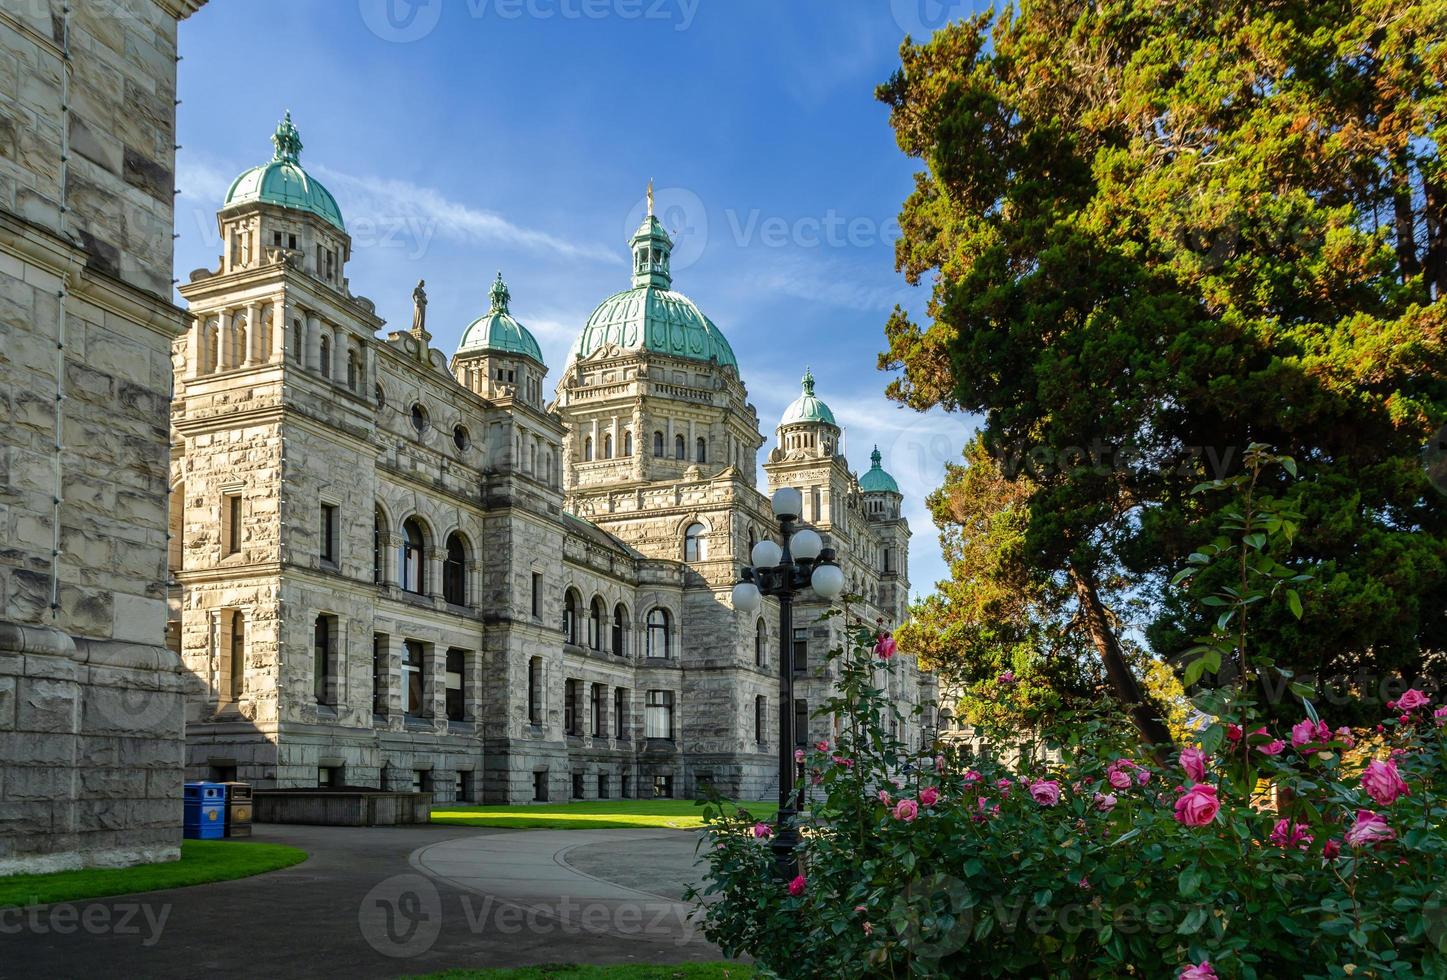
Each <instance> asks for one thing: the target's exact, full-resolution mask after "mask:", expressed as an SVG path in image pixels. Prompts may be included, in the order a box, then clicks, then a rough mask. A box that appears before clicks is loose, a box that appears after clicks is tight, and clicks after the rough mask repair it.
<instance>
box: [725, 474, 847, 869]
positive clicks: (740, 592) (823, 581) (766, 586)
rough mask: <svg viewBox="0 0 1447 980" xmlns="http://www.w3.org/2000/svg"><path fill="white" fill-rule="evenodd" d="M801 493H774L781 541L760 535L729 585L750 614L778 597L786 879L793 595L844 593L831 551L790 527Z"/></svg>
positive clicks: (793, 843)
mask: <svg viewBox="0 0 1447 980" xmlns="http://www.w3.org/2000/svg"><path fill="white" fill-rule="evenodd" d="M803 503H804V498H803V495H802V494H801V493H800V492H799V491H798V490H796V489H795V488H793V487H780V488H779V489H778V490H776V491H775V492H774V496H773V500H772V504H773V510H774V517H775V518H777V519H778V521H779V535H780V537H782V538H783V542H784V543H783V545H782V546H780V545H779V544H776V543H775V542H773V541H771V540H769V539H768V538H765V539H764V540H763V541H760V542H759V543H758V544H756V545H754V550H753V552H752V553H751V554H750V555H749V560H750V561H752V562H753V565H752V566H751V567H747V568H744V569H743V570H742V571H741V573H740V576H739V583H738V584H737V585H735V586H734V591H733V602H734V608H735V609H738V610H739V611H741V612H746V613H753V612H757V611H758V610H759V607H760V606H761V605H763V597H764V596H766V595H767V596H773V597H774V598H776V599H778V600H779V817H778V820H777V821H776V826H777V830H776V832H775V833H774V840H773V849H774V861H775V863H776V864H777V865H778V868H779V873H780V875H781V876H783V877H785V878H788V877H791V872H792V869H793V867H794V865H795V849H796V848H797V847H798V845H799V830H798V828H797V827H796V826H795V816H796V815H797V810H796V808H795V804H794V799H795V797H794V741H795V739H794V642H793V641H794V596H796V595H797V594H799V593H800V592H803V591H804V590H806V589H811V588H812V589H813V590H814V594H815V595H817V596H819V598H821V599H832V598H834V597H835V596H837V595H838V594H839V593H840V592H842V591H844V573H843V572H842V571H841V570H840V568H839V566H838V564H837V563H836V562H835V560H834V550H833V549H832V548H825V547H824V541H823V539H822V538H820V537H819V534H818V532H817V531H814V530H813V529H812V528H798V529H796V528H795V524H796V523H797V522H798V520H799V511H800V510H801V509H802V508H803Z"/></svg>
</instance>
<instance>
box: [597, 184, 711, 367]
mask: <svg viewBox="0 0 1447 980" xmlns="http://www.w3.org/2000/svg"><path fill="white" fill-rule="evenodd" d="M628 244H629V247H630V248H631V249H632V252H633V288H631V289H625V290H623V292H621V293H614V294H613V295H612V296H609V297H608V298H607V299H605V300H604V301H603V302H602V303H600V304H598V308H597V309H595V310H594V311H593V313H592V315H591V316H589V317H588V322H587V324H586V325H585V326H584V327H583V332H582V333H581V334H580V335H579V336H578V342H577V343H576V344H574V345H573V355H572V356H573V359H574V360H582V359H583V358H585V357H587V356H588V355H590V354H592V353H593V352H594V351H596V350H598V349H600V348H602V347H606V346H608V345H609V344H612V345H614V346H616V347H618V348H619V349H621V350H625V351H652V352H655V353H659V354H670V355H672V356H674V357H686V358H689V359H690V360H694V361H717V362H718V363H719V364H727V365H729V366H730V367H732V368H733V369H734V370H735V371H737V370H738V369H739V362H738V358H736V357H735V356H734V349H733V348H732V347H730V346H729V342H728V340H727V339H725V338H724V335H723V332H722V331H720V330H719V328H718V327H716V326H714V323H713V321H712V320H710V319H709V318H708V317H706V316H704V315H703V311H701V310H700V309H699V308H698V307H697V306H695V305H694V303H693V300H691V299H689V298H688V297H687V296H685V295H683V294H682V293H675V292H674V291H673V289H672V286H673V275H672V273H671V271H670V269H669V258H670V256H671V255H672V253H673V240H672V239H671V238H669V237H668V232H666V231H664V229H663V225H662V223H660V222H659V220H658V218H657V217H655V216H654V214H653V184H652V182H650V183H649V185H648V213H647V214H646V215H645V216H644V218H643V223H642V224H640V225H639V226H638V230H637V231H635V232H634V233H633V237H632V239H630V240H629V243H628Z"/></svg>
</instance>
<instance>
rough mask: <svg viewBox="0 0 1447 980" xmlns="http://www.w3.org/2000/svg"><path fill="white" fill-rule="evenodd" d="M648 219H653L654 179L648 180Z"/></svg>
mask: <svg viewBox="0 0 1447 980" xmlns="http://www.w3.org/2000/svg"><path fill="white" fill-rule="evenodd" d="M648 217H650V218H651V217H653V178H652V177H649V178H648Z"/></svg>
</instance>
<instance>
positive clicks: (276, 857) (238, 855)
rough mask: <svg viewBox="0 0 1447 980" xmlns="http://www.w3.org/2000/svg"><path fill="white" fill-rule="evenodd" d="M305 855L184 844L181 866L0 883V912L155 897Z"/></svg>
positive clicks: (262, 847) (243, 844)
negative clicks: (141, 895)
mask: <svg viewBox="0 0 1447 980" xmlns="http://www.w3.org/2000/svg"><path fill="white" fill-rule="evenodd" d="M306 856H307V855H306V851H300V850H297V849H296V848H295V847H283V846H282V845H280V844H256V843H252V842H250V841H238V840H184V841H182V842H181V860H179V861H171V862H168V863H165V864H141V865H137V866H136V867H134V868H85V869H83V870H80V871H56V872H54V873H52V874H43V875H14V876H11V877H7V878H0V908H6V907H9V906H14V905H48V904H50V903H51V902H78V901H80V900H82V899H87V898H104V897H106V896H108V895H130V894H133V893H135V892H153V891H160V890H161V889H163V888H180V887H182V886H184V885H204V884H205V883H207V882H209V881H230V880H232V879H233V878H249V877H251V876H252V875H258V874H261V873H262V872H263V871H275V870H276V869H277V868H287V867H290V866H291V865H293V864H298V863H300V862H302V861H305V860H306Z"/></svg>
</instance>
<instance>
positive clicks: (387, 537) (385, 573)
mask: <svg viewBox="0 0 1447 980" xmlns="http://www.w3.org/2000/svg"><path fill="white" fill-rule="evenodd" d="M379 547H380V548H381V549H382V584H383V585H385V586H387V587H388V588H391V589H395V588H398V587H399V586H400V584H401V583H400V582H398V580H397V549H398V548H399V547H401V543H400V542H399V541H398V540H397V538H396V536H395V535H394V534H392V532H391V530H390V529H387V528H383V529H382V534H381V542H380V545H379Z"/></svg>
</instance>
